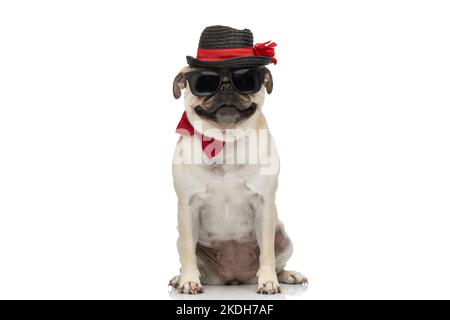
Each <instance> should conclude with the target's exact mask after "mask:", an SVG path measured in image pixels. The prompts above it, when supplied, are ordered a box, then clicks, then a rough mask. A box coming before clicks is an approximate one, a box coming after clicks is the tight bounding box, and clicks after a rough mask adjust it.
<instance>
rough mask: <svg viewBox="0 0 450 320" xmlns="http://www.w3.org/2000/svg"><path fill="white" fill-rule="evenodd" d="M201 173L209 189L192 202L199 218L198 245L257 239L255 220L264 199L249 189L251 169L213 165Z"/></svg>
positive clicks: (197, 195) (196, 196) (195, 197)
mask: <svg viewBox="0 0 450 320" xmlns="http://www.w3.org/2000/svg"><path fill="white" fill-rule="evenodd" d="M202 170H205V171H206V172H204V175H205V176H207V177H208V178H207V179H206V180H205V181H206V185H207V189H206V191H205V192H204V193H201V194H196V195H195V196H194V197H193V198H192V201H191V204H192V208H193V209H194V210H195V211H196V212H197V214H198V215H199V242H200V243H202V244H204V245H208V244H212V243H214V242H216V241H226V240H238V241H253V240H255V233H254V219H255V215H256V214H257V213H258V212H257V211H258V209H259V208H260V206H261V203H262V201H263V200H262V198H261V197H260V196H259V195H258V194H256V193H254V192H252V191H251V190H250V189H249V188H248V187H247V186H246V181H247V179H246V177H247V173H248V172H249V171H250V170H251V168H248V167H247V166H242V167H238V166H223V165H211V166H208V167H204V168H202Z"/></svg>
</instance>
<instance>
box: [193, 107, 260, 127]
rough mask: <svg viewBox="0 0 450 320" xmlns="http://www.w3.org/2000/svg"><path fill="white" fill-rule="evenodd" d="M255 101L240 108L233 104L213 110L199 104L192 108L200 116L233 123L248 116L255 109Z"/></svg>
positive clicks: (219, 121)
mask: <svg viewBox="0 0 450 320" xmlns="http://www.w3.org/2000/svg"><path fill="white" fill-rule="evenodd" d="M257 107H258V106H257V105H256V103H254V102H253V103H252V104H251V105H250V106H249V107H247V108H245V109H241V108H239V107H237V106H235V105H231V104H224V105H221V106H220V107H218V108H214V110H211V111H210V110H206V109H204V108H203V107H201V106H196V107H195V108H194V111H195V113H196V114H197V115H198V116H199V117H202V118H205V119H208V120H211V121H214V122H218V123H226V124H234V123H238V122H240V121H243V120H246V119H248V118H250V117H251V116H252V115H253V114H254V113H255V111H256V109H257Z"/></svg>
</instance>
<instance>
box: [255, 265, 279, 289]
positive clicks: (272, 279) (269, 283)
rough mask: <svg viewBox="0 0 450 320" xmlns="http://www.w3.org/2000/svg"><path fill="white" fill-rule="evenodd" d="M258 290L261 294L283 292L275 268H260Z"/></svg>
mask: <svg viewBox="0 0 450 320" xmlns="http://www.w3.org/2000/svg"><path fill="white" fill-rule="evenodd" d="M256 292H257V293H261V294H277V293H281V287H280V284H279V283H278V279H277V275H276V273H275V270H267V269H260V270H259V271H258V287H257V289H256Z"/></svg>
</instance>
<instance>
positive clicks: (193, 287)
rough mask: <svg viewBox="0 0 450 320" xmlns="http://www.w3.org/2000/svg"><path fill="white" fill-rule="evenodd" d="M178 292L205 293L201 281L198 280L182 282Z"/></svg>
mask: <svg viewBox="0 0 450 320" xmlns="http://www.w3.org/2000/svg"><path fill="white" fill-rule="evenodd" d="M177 291H178V293H184V294H199V293H203V286H202V285H201V284H200V281H199V282H196V281H188V282H184V283H181V284H180V285H179V286H178V289H177Z"/></svg>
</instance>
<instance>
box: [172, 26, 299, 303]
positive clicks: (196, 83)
mask: <svg viewBox="0 0 450 320" xmlns="http://www.w3.org/2000/svg"><path fill="white" fill-rule="evenodd" d="M230 34H232V35H233V36H234V37H233V39H236V38H239V36H241V38H242V40H241V42H240V43H231V44H229V45H228V47H226V48H225V49H227V50H228V51H227V54H228V56H226V58H224V59H222V60H220V59H211V55H213V57H214V55H217V52H219V53H220V54H221V55H222V56H223V50H224V48H223V45H221V43H229V38H230V37H231V36H230ZM249 34H250V35H251V32H250V31H249V30H248V29H245V30H237V29H233V28H229V27H223V26H213V27H208V28H206V29H205V30H204V31H203V33H202V37H201V39H200V45H199V51H198V53H197V58H193V57H187V58H188V63H189V66H187V67H185V68H183V69H182V70H181V71H180V72H179V73H178V74H177V75H176V77H175V79H174V81H173V96H174V97H175V98H176V99H178V98H180V97H181V95H182V91H184V104H185V113H184V115H183V118H182V121H180V124H184V125H179V127H181V129H186V130H185V132H184V133H182V135H181V137H180V140H179V141H178V143H177V145H176V148H175V153H174V159H173V168H172V169H173V180H174V186H175V191H176V193H177V196H178V231H179V238H178V242H177V247H178V252H179V256H180V262H181V270H180V274H179V275H178V276H175V277H174V278H172V279H171V280H170V284H169V285H171V286H172V287H173V288H174V289H176V290H177V291H178V292H179V293H183V294H198V293H202V292H203V285H205V284H208V285H226V284H251V283H254V284H257V286H256V291H257V292H258V293H261V294H276V293H280V292H281V290H280V283H287V284H307V279H306V277H305V276H303V275H302V274H301V273H299V272H295V271H288V270H285V265H286V263H287V261H288V259H289V258H290V256H291V255H292V251H293V247H292V242H291V240H290V239H289V236H288V235H287V233H286V231H285V229H284V226H283V224H282V223H281V221H280V220H279V219H278V215H277V209H276V205H275V192H276V189H277V181H278V172H279V158H278V153H277V150H276V148H275V146H274V143H273V139H272V137H271V135H270V133H269V130H268V127H267V123H266V120H265V118H264V115H263V114H262V106H263V103H264V96H265V93H266V92H267V93H269V94H270V93H271V92H272V90H273V80H272V75H271V73H270V71H269V69H268V68H266V67H265V65H267V64H268V63H270V62H273V60H274V58H273V56H272V57H270V56H264V55H262V56H256V55H251V56H250V54H251V52H250V50H248V53H249V55H248V56H245V55H244V56H242V54H243V53H242V52H239V50H234V49H235V48H237V49H240V48H249V49H250V47H251V49H252V50H253V54H254V53H255V48H254V47H253V37H252V36H251V37H250V36H249ZM227 36H228V37H227ZM202 38H203V42H202ZM224 38H225V39H224ZM211 39H213V40H215V41H213V40H211ZM227 41H228V42H227ZM214 46H215V47H214ZM233 46H234V47H233ZM221 50H222V51H221ZM233 50H234V51H233ZM241 51H242V50H241ZM230 52H231V53H230ZM233 52H235V54H236V55H239V56H237V57H232V58H228V57H229V56H230V55H232V53H233ZM208 55H209V56H208ZM205 145H206V148H204V147H205ZM211 146H213V147H211ZM208 147H211V148H212V149H211V148H210V149H211V150H209V151H207V149H208ZM211 151H212V152H211ZM195 159H197V160H200V161H195Z"/></svg>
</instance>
